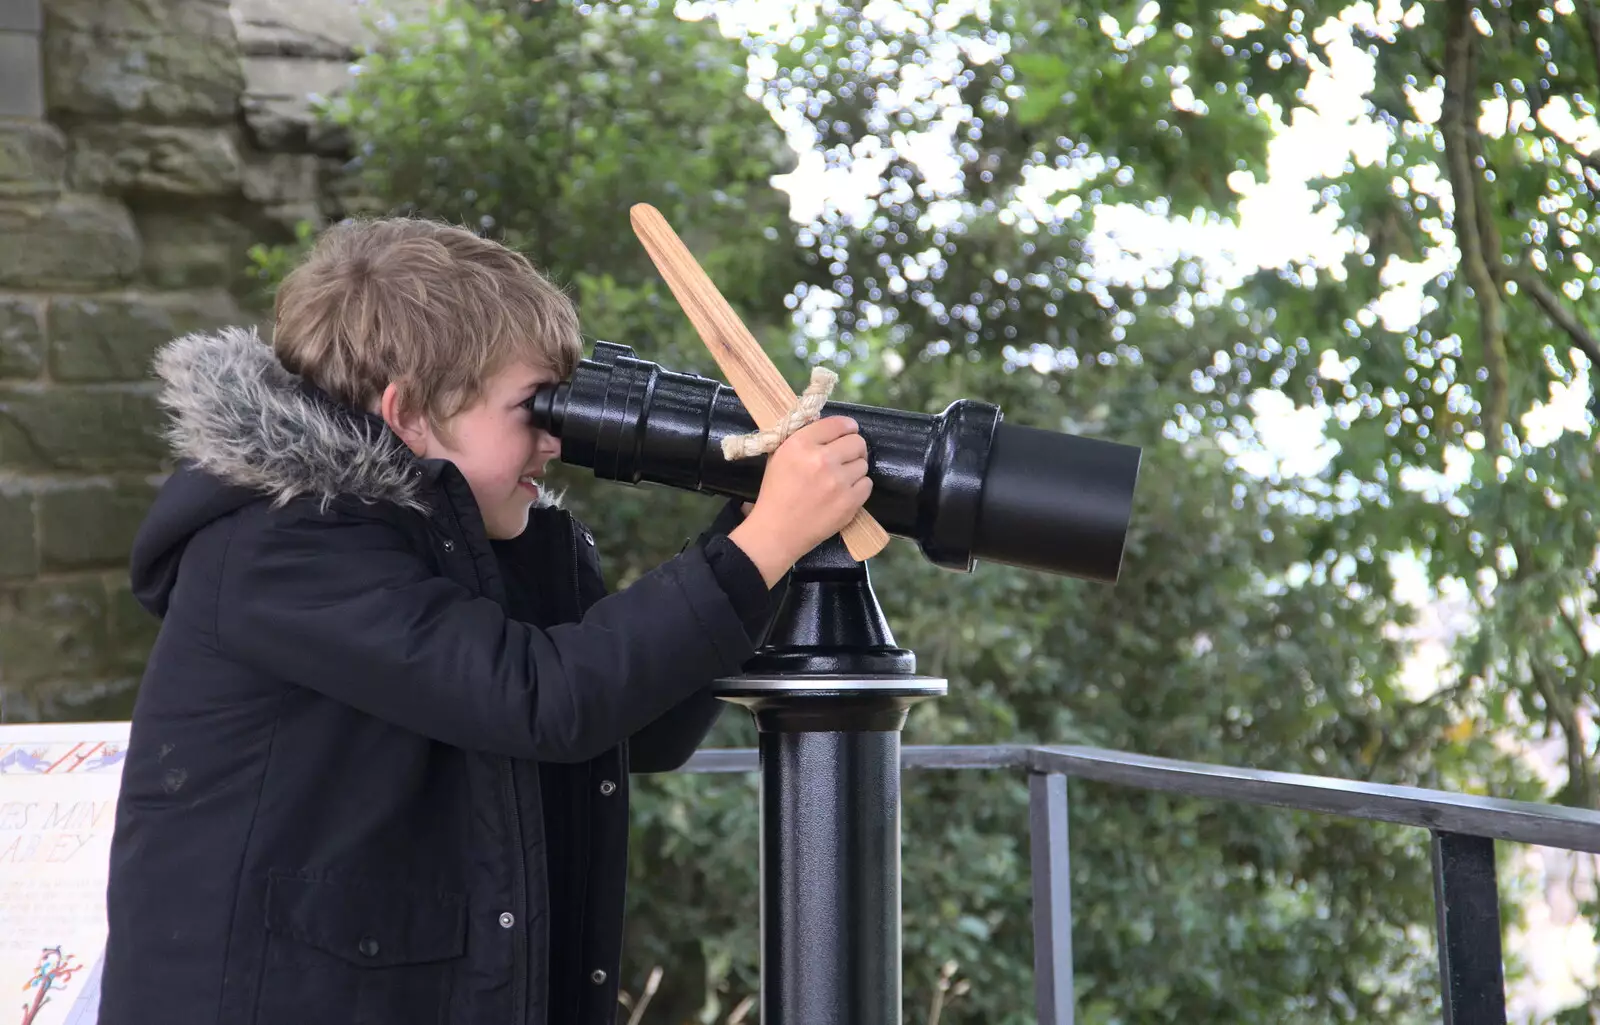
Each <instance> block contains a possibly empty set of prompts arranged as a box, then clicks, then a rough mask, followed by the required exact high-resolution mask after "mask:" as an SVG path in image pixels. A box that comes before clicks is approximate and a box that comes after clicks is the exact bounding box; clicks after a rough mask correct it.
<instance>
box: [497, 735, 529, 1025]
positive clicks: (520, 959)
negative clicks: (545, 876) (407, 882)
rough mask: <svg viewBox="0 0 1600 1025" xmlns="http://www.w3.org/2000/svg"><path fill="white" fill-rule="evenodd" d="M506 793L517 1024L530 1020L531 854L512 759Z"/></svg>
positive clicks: (506, 767) (509, 764) (508, 760)
mask: <svg viewBox="0 0 1600 1025" xmlns="http://www.w3.org/2000/svg"><path fill="white" fill-rule="evenodd" d="M502 778H503V779H504V780H505V794H506V807H507V811H509V812H510V813H511V835H512V838H513V839H514V841H515V842H514V843H513V845H512V846H513V847H514V849H515V850H516V854H517V871H516V874H515V875H514V876H513V877H512V879H511V894H512V903H513V904H514V905H515V906H516V909H517V910H516V916H517V920H516V922H515V923H514V929H515V931H514V932H513V933H512V934H511V950H512V958H513V962H512V965H511V967H512V973H511V980H512V982H511V999H512V1001H513V1002H514V1005H515V1007H516V1011H517V1016H516V1019H515V1020H516V1021H518V1022H526V1021H527V1020H528V926H529V924H530V923H529V922H528V851H527V846H526V842H525V841H524V840H523V836H522V812H521V810H520V804H519V802H518V800H517V769H516V763H515V762H514V761H513V760H511V759H509V758H508V759H506V761H505V774H504V775H503V776H502Z"/></svg>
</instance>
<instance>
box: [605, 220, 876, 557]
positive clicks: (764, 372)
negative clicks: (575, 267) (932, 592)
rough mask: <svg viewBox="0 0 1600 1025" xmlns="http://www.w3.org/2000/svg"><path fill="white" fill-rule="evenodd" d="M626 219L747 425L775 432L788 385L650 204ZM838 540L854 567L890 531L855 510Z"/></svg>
mask: <svg viewBox="0 0 1600 1025" xmlns="http://www.w3.org/2000/svg"><path fill="white" fill-rule="evenodd" d="M630 214H631V219H632V221H633V231H634V234H636V235H638V236H639V241H640V242H641V243H643V244H644V248H645V251H646V252H648V253H649V254H650V259H651V260H652V261H654V262H655V265H656V270H658V271H660V272H661V276H662V277H663V278H665V279H666V282H667V287H668V288H670V289H671V290H672V294H673V296H675V297H676V298H677V300H678V305H679V306H682V307H683V312H684V313H686V314H688V316H689V321H690V323H692V324H693V325H694V329H695V331H696V332H697V333H698V334H699V335H700V340H701V341H703V342H705V345H706V348H707V349H709V350H710V351H711V357H712V358H713V359H715V360H716V361H717V366H718V367H720V368H721V370H722V373H723V376H725V377H726V378H727V379H728V383H729V384H730V385H731V386H732V387H733V392H734V394H735V395H737V396H739V401H740V402H742V403H744V408H745V409H746V410H747V411H748V412H749V413H750V417H751V419H753V420H755V422H756V426H757V427H759V428H760V429H761V430H763V431H767V430H771V429H773V428H774V427H776V426H777V425H778V424H779V423H781V422H782V421H783V419H784V417H785V416H787V415H788V413H789V410H790V409H792V408H794V404H795V403H796V402H797V401H798V397H797V396H796V395H795V393H794V390H793V389H792V388H790V387H789V382H787V381H785V380H784V378H783V375H782V374H781V373H779V372H778V368H777V367H776V366H774V365H773V363H772V359H771V358H770V357H768V356H767V353H766V350H764V349H762V348H761V343H760V342H758V341H756V340H755V336H753V335H752V334H751V333H750V331H749V329H748V328H746V327H745V326H744V322H743V321H742V320H740V319H739V315H738V314H736V313H734V312H733V307H731V306H729V305H728V301H727V300H726V299H724V298H723V296H722V293H721V292H719V291H717V286H716V285H714V284H712V283H711V279H710V278H709V277H707V276H706V273H705V271H704V270H702V269H701V267H700V264H699V262H697V261H696V260H695V258H694V255H693V254H692V253H690V252H689V248H688V247H687V246H685V245H684V244H683V240H682V239H680V238H678V235H677V232H675V231H673V230H672V226H671V225H669V224H668V223H667V220H666V218H665V217H662V216H661V212H660V211H659V210H657V209H656V208H655V207H653V206H651V205H649V204H648V203H639V204H637V205H635V206H634V207H633V209H632V210H631V212H630ZM840 534H841V536H843V538H844V543H845V547H846V548H847V549H849V551H850V556H851V558H853V559H855V560H856V561H857V562H865V561H866V560H867V559H870V558H872V557H873V556H874V555H877V554H878V553H879V552H881V551H883V549H884V546H885V545H887V544H888V543H889V533H888V531H886V530H884V529H883V526H882V525H881V524H880V523H878V521H877V520H876V519H874V518H873V516H872V514H871V513H869V512H867V511H866V510H865V509H861V510H858V511H857V512H856V514H855V517H854V518H852V519H851V520H850V522H849V523H847V524H845V527H844V530H843V531H841V532H840Z"/></svg>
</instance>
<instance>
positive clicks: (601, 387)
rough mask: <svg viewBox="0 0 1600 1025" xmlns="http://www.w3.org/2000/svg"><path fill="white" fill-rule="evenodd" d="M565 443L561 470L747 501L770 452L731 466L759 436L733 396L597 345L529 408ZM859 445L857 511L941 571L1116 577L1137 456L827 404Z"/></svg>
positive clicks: (976, 415)
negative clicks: (845, 420)
mask: <svg viewBox="0 0 1600 1025" xmlns="http://www.w3.org/2000/svg"><path fill="white" fill-rule="evenodd" d="M527 405H528V407H529V409H530V411H531V413H532V419H533V422H534V423H535V425H537V426H539V427H542V428H544V429H545V430H547V431H549V432H550V433H551V434H554V435H555V436H556V437H558V438H560V439H561V461H562V462H563V463H567V464H569V465H575V466H583V467H587V468H589V469H591V470H593V471H594V474H595V476H596V477H599V478H601V479H604V480H615V481H621V482H624V483H628V484H640V483H652V484H661V485H666V486H669V487H677V488H682V489H685V490H690V491H708V492H712V493H714V494H718V495H723V496H725V497H729V498H742V499H746V500H751V501H753V500H754V499H755V498H756V496H757V494H758V493H759V491H760V488H761V477H762V474H763V472H764V471H765V469H766V457H765V456H759V457H756V458H752V459H740V460H733V461H729V460H727V459H724V458H723V456H722V440H723V439H724V438H727V437H731V436H734V435H739V434H748V433H752V432H754V431H756V430H757V426H756V423H755V421H754V420H753V419H752V418H751V416H750V414H749V413H748V412H747V411H746V409H745V408H744V404H743V403H742V402H740V401H739V397H738V395H736V394H735V393H734V391H733V390H732V389H731V388H729V387H727V386H726V385H723V384H721V383H720V382H717V381H714V380H711V379H710V378H706V377H701V376H699V375H698V374H685V373H676V372H672V371H668V370H664V369H662V368H661V367H660V366H658V365H657V364H655V363H651V362H649V361H647V360H641V359H638V358H637V357H635V356H634V353H633V350H632V349H631V348H629V347H628V346H625V345H618V344H616V343H613V342H598V343H596V345H595V350H594V355H593V356H592V357H590V358H587V359H584V360H582V361H581V362H580V363H579V365H578V369H577V370H576V371H575V372H574V373H573V375H572V377H571V378H570V379H569V380H567V381H562V382H560V383H557V384H552V385H546V386H545V387H543V388H541V389H540V390H539V391H538V392H537V393H536V394H535V395H534V396H533V397H532V398H531V399H529V400H528V403H527ZM822 415H823V416H836V415H842V416H848V417H850V418H851V419H853V420H855V421H856V423H857V424H859V425H860V429H861V434H862V436H863V437H864V438H865V439H866V441H867V452H868V455H867V459H868V474H869V475H870V476H871V477H872V497H871V498H869V499H868V500H867V504H866V508H867V511H868V512H870V513H871V514H872V515H873V516H874V517H876V518H877V520H878V522H879V523H881V524H882V525H883V528H884V529H885V530H886V531H888V532H889V533H890V534H893V535H896V536H898V537H902V538H906V539H908V540H911V541H914V542H915V543H916V544H917V546H918V547H919V548H920V549H921V550H922V553H923V555H924V556H926V557H927V558H928V560H929V561H930V562H932V563H934V564H935V565H937V566H942V567H944V568H947V569H955V570H962V571H970V570H971V569H972V567H973V564H974V562H975V561H976V560H980V559H981V560H983V561H985V562H998V563H1005V564H1007V565H1012V566H1019V567H1023V568H1026V569H1034V570H1042V571H1044V572H1047V573H1056V574H1062V575H1066V576H1076V577H1083V578H1086V579H1090V580H1097V581H1101V582H1107V583H1110V582H1114V581H1115V580H1116V579H1117V575H1118V572H1119V570H1120V569H1121V564H1122V551H1123V546H1124V542H1125V540H1126V537H1127V531H1128V522H1129V519H1130V517H1131V516H1132V505H1133V491H1134V485H1135V483H1136V481H1137V480H1138V475H1139V458H1140V450H1139V449H1138V448H1136V447H1134V446H1131V445H1123V444H1118V443H1116V442H1110V441H1104V440H1100V439H1095V438H1084V437H1079V436H1076V435H1071V434H1064V433H1060V432H1055V431H1045V430H1038V429H1036V428H1031V427H1023V426H1019V425H1015V424H1007V423H1004V422H1003V419H1002V416H1001V412H1000V408H999V407H998V406H995V405H993V404H991V403H986V402H979V401H977V400H974V399H961V400H958V401H956V402H953V403H951V404H950V405H949V406H947V407H946V408H945V409H944V411H943V412H940V413H937V414H930V413H914V412H907V411H903V410H896V409H886V408H883V407H880V406H867V405H857V404H853V403H848V402H829V403H827V404H826V405H824V406H823V408H822Z"/></svg>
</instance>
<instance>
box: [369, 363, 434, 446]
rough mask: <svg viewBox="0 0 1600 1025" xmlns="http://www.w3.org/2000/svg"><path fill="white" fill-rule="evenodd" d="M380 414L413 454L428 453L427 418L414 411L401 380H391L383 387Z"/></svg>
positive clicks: (379, 401) (379, 407) (379, 404)
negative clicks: (407, 400) (407, 399)
mask: <svg viewBox="0 0 1600 1025" xmlns="http://www.w3.org/2000/svg"><path fill="white" fill-rule="evenodd" d="M378 415H380V416H382V417H383V422H384V423H386V424H388V425H389V429H390V430H391V431H393V432H394V433H395V434H396V436H398V437H399V438H400V440H401V441H403V442H405V443H406V447H407V448H409V449H411V451H412V454H414V455H417V456H425V455H427V452H428V424H427V418H426V417H424V416H422V415H421V414H420V413H417V412H414V411H412V409H411V408H410V404H409V403H408V402H406V397H405V393H404V389H403V387H402V385H401V384H400V382H398V381H390V382H389V384H388V386H387V387H385V388H384V389H383V395H382V397H380V398H379V399H378Z"/></svg>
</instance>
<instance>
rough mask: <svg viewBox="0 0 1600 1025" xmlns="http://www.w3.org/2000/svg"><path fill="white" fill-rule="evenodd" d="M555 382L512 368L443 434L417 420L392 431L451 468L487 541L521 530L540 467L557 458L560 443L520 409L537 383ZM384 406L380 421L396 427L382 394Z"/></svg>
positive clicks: (532, 370)
mask: <svg viewBox="0 0 1600 1025" xmlns="http://www.w3.org/2000/svg"><path fill="white" fill-rule="evenodd" d="M555 379H556V377H555V374H554V373H552V372H551V371H549V370H546V369H543V368H541V367H536V366H532V365H531V364H526V363H516V364H512V365H511V366H508V367H506V368H505V369H504V370H502V371H501V372H500V373H498V374H496V375H494V376H493V377H491V378H490V379H489V380H488V382H487V383H486V384H485V386H484V389H483V394H482V396H480V398H479V399H478V401H477V402H476V403H474V404H473V405H471V406H468V407H467V408H466V409H463V410H462V411H461V412H460V413H457V414H456V415H455V416H454V417H452V418H451V419H450V420H449V421H448V422H447V423H446V424H445V425H444V432H443V434H441V433H439V432H435V431H434V430H433V429H432V428H431V427H430V426H429V425H428V422H427V420H426V418H423V417H418V418H416V419H415V420H414V421H412V422H409V423H406V424H404V425H403V429H401V430H399V431H398V433H399V434H400V436H401V438H402V439H403V440H404V441H405V442H406V443H407V444H408V445H410V446H411V450H412V451H413V452H415V453H417V455H419V456H421V457H422V458H424V459H448V460H450V461H451V462H452V463H454V464H455V465H456V468H457V469H458V470H460V471H461V475H462V476H463V477H465V478H466V479H467V484H468V485H470V486H471V488H472V495H473V497H474V498H475V499H477V502H478V510H479V511H480V512H481V513H482V514H483V524H484V527H485V528H486V529H487V530H488V533H489V536H490V537H491V538H495V539H497V540H504V539H506V538H513V537H516V536H517V535H519V534H521V533H522V532H523V530H524V529H526V528H527V526H528V509H529V508H531V507H532V505H533V503H534V502H535V501H537V500H538V498H539V487H540V478H542V477H543V476H544V471H545V465H546V464H547V463H549V462H550V460H552V459H555V458H557V457H558V456H560V455H561V442H560V441H558V440H557V439H556V438H554V437H552V436H551V435H550V434H549V433H547V432H545V431H543V430H541V429H539V428H537V427H534V426H533V425H532V424H530V423H529V422H528V419H529V415H530V414H529V412H528V410H527V409H525V408H523V406H522V403H523V402H525V401H527V399H528V398H529V397H531V396H532V395H533V393H534V391H535V390H536V389H538V388H539V386H540V385H544V384H549V383H551V382H553V381H554V380H555ZM390 388H391V390H392V389H393V386H392V385H391V386H390ZM384 407H385V408H384V414H385V415H384V419H385V420H388V421H389V422H390V426H391V427H394V426H396V425H395V421H394V420H393V419H392V418H391V416H390V415H389V413H390V408H392V407H391V406H390V401H389V398H388V395H387V394H386V395H385V401H384Z"/></svg>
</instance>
